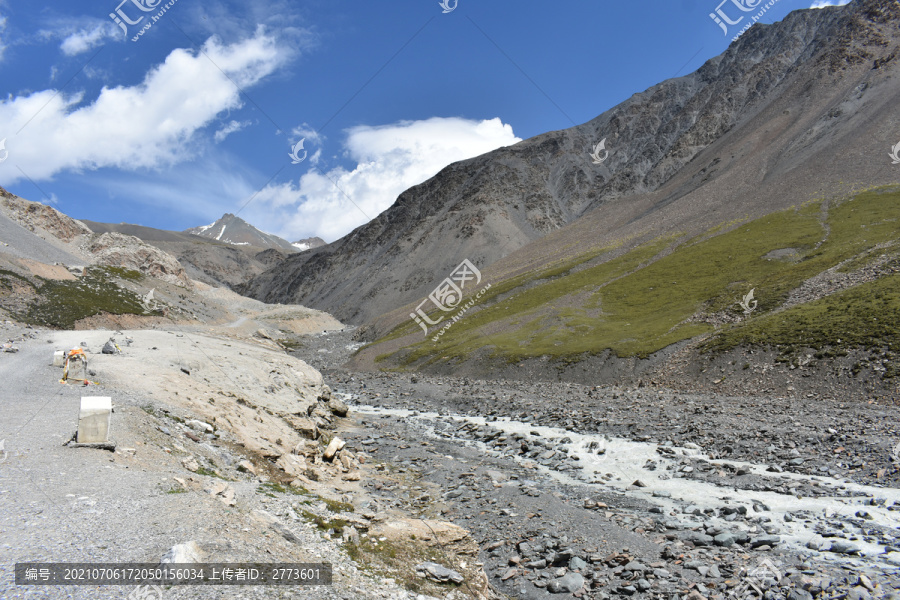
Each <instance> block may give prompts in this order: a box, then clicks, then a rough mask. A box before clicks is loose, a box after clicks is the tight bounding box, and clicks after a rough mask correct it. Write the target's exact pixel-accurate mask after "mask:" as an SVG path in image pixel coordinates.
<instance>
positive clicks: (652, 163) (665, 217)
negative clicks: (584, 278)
mask: <svg viewBox="0 0 900 600" xmlns="http://www.w3.org/2000/svg"><path fill="white" fill-rule="evenodd" d="M898 20H900V5H898V4H897V3H895V2H883V1H876V0H856V1H855V2H852V3H851V4H849V5H847V6H844V7H833V8H827V9H822V10H799V11H795V12H793V13H791V14H790V15H788V16H787V17H786V18H785V19H784V20H783V21H781V22H779V23H776V24H773V25H761V24H757V25H754V27H753V28H751V29H750V30H749V31H747V32H746V33H745V34H744V35H743V36H742V37H741V38H740V39H739V40H738V41H736V42H735V43H733V44H732V45H731V46H730V47H729V48H728V50H727V51H726V52H724V53H723V54H722V55H720V56H718V57H715V58H713V59H710V60H709V61H707V62H706V64H704V65H703V66H702V67H701V68H700V69H698V70H697V71H696V72H694V73H691V74H689V75H687V76H684V77H680V78H676V79H671V80H667V81H664V82H662V83H660V84H658V85H656V86H653V87H651V88H650V89H648V90H646V91H644V92H642V93H639V94H635V95H634V96H633V97H631V98H630V99H628V100H626V101H625V102H623V103H622V104H620V105H618V106H616V107H614V108H612V109H610V110H608V111H606V112H604V113H603V114H601V115H600V116H598V117H597V118H595V119H593V120H591V121H589V122H587V123H584V124H582V125H578V126H576V127H572V128H570V129H566V130H562V131H554V132H549V133H546V134H542V135H539V136H536V137H534V138H531V139H528V140H525V141H523V142H520V143H518V144H516V145H514V146H510V147H505V148H500V149H498V150H495V151H493V152H490V153H488V154H485V155H482V156H479V157H476V158H473V159H469V160H465V161H461V162H457V163H454V164H451V165H449V166H448V167H446V168H445V169H443V170H442V171H441V172H440V173H438V174H437V175H436V176H435V177H433V178H432V179H430V180H428V181H426V182H424V183H422V184H420V185H418V186H415V187H413V188H410V189H409V190H407V191H405V192H404V193H403V194H401V195H400V196H399V198H397V200H396V202H395V203H394V205H393V206H391V207H390V208H389V209H388V210H386V211H385V212H383V213H382V214H381V215H379V216H378V217H377V218H375V219H374V220H373V221H371V222H370V223H368V224H366V225H364V226H361V227H359V228H357V229H356V230H354V231H353V232H351V233H350V234H348V235H347V236H345V237H343V238H341V239H339V240H337V241H336V242H334V243H332V244H329V245H327V246H324V247H321V248H317V249H313V250H310V251H307V252H303V253H301V254H297V255H293V256H291V257H290V258H289V259H288V260H286V261H284V262H283V263H280V264H278V265H275V266H273V267H271V268H270V269H269V270H268V271H266V272H265V273H263V274H261V275H259V276H257V277H256V278H255V279H254V280H252V281H251V282H250V284H248V285H247V286H244V287H243V288H242V291H243V292H245V293H247V294H249V295H251V296H253V297H256V298H258V299H261V300H265V301H269V302H297V303H302V304H304V305H307V306H312V307H316V308H320V309H325V310H328V311H329V312H331V313H332V314H334V315H335V316H336V317H338V318H340V319H341V320H343V321H345V322H353V323H364V322H367V321H370V320H371V319H372V318H374V317H377V316H378V315H380V314H383V313H385V312H387V311H390V310H393V309H396V308H397V307H398V306H402V305H404V304H406V303H414V302H416V301H417V300H418V299H421V298H424V297H425V296H426V295H427V294H428V293H429V292H430V291H431V290H432V288H434V286H435V285H436V284H437V283H438V282H439V281H440V280H442V279H443V278H444V277H446V276H447V275H449V273H450V272H451V270H452V269H453V268H454V267H455V266H456V265H457V264H459V263H460V262H461V261H462V260H463V259H465V258H468V259H469V260H471V261H472V262H473V263H474V264H475V265H477V266H478V267H480V268H482V269H483V268H485V267H487V266H488V265H491V264H492V263H494V262H495V261H497V260H499V259H501V258H503V257H505V256H508V255H510V254H512V253H514V252H515V251H516V250H518V249H519V248H522V247H523V246H525V245H527V244H529V242H533V241H535V240H537V239H540V238H542V237H544V236H546V235H547V234H548V233H551V232H554V231H557V230H559V229H561V228H565V226H567V225H570V224H573V223H574V224H575V225H578V223H580V222H584V219H582V217H585V216H587V215H590V217H591V218H590V219H588V221H590V227H589V228H587V229H589V231H582V232H580V233H579V234H578V236H580V237H578V236H576V238H575V239H568V238H566V236H559V237H558V238H557V239H559V243H560V244H562V245H561V246H559V248H560V249H564V248H566V247H567V246H569V245H571V244H572V243H573V242H574V243H576V244H583V243H590V244H597V243H602V242H603V241H604V239H605V238H611V237H612V236H622V235H626V236H632V235H634V236H637V235H639V234H646V233H647V232H648V231H651V230H652V231H653V233H654V234H656V235H664V234H666V233H668V232H671V231H676V230H677V231H686V230H687V231H691V230H694V231H696V230H697V228H698V227H700V226H711V225H716V224H719V223H727V222H729V221H732V220H734V219H736V218H741V217H745V216H747V215H760V214H765V213H767V212H771V211H772V210H777V209H780V208H784V207H786V206H790V205H792V204H796V203H799V202H802V201H804V200H808V199H810V198H813V197H817V196H818V197H821V196H822V195H829V194H833V193H839V192H846V191H847V186H848V185H857V186H865V185H875V184H880V183H890V182H892V181H894V180H896V178H897V176H896V172H895V171H892V170H891V168H890V160H889V159H887V158H886V152H887V151H889V150H890V147H891V146H892V145H893V144H894V143H895V142H896V140H893V141H892V138H891V136H892V135H893V132H895V131H896V127H895V126H896V125H897V121H898V116H897V111H896V109H895V106H896V103H895V98H896V93H897V90H898V86H897V81H896V76H897V70H898V64H900V61H897V60H896V57H897V56H898V55H900V50H898V40H900V35H898V32H897V26H896V25H897V22H898ZM602 139H606V148H607V149H608V150H609V152H610V154H609V157H608V159H607V160H605V161H604V162H603V163H602V164H600V165H595V164H593V161H592V159H591V157H590V151H591V149H592V148H593V147H594V146H595V145H596V144H597V143H598V142H599V141H600V140H602ZM582 229H585V228H584V227H582ZM552 255H553V250H552V249H551V251H550V253H549V254H546V253H545V254H544V255H543V258H542V260H544V261H546V260H549V258H550V257H551V256H552ZM529 262H531V261H529ZM538 262H540V261H538ZM533 266H535V267H537V266H540V265H539V264H537V265H533Z"/></svg>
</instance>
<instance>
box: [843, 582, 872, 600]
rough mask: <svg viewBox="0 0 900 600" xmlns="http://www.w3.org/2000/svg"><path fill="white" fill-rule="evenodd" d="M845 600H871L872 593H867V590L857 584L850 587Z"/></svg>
mask: <svg viewBox="0 0 900 600" xmlns="http://www.w3.org/2000/svg"><path fill="white" fill-rule="evenodd" d="M847 600H872V594H870V593H869V590H867V589H866V588H864V587H862V586H861V585H858V586H856V587H854V588H850V592H849V593H848V594H847Z"/></svg>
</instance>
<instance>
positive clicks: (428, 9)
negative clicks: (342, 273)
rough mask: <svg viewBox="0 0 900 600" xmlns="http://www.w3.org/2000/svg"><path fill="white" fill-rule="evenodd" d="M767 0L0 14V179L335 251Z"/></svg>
mask: <svg viewBox="0 0 900 600" xmlns="http://www.w3.org/2000/svg"><path fill="white" fill-rule="evenodd" d="M772 1H773V0H768V2H766V1H764V0H726V2H725V3H724V4H720V3H719V2H720V0H664V1H663V0H646V1H644V2H630V1H629V2H624V1H622V2H611V1H609V0H604V1H595V2H586V1H584V0H563V1H562V2H554V3H550V2H536V1H532V0H523V1H521V2H497V1H494V2H488V1H484V0H482V1H480V2H476V1H475V0H458V1H457V0H446V6H447V8H451V9H452V10H450V11H448V12H444V8H443V7H442V6H441V5H440V3H439V1H438V0H415V1H413V0H396V1H393V2H390V3H387V2H346V1H340V0H309V1H304V2H287V1H277V0H265V1H264V0H241V1H236V2H231V1H215V0H205V1H204V2H199V1H198V0H125V1H124V2H121V0H110V1H107V0H94V1H91V2H89V3H73V2H70V1H69V2H63V1H61V0H48V1H45V2H44V3H42V5H41V7H40V8H35V6H34V5H25V3H22V2H18V3H13V2H10V1H8V0H0V140H5V143H4V149H0V160H2V162H0V185H2V186H3V187H5V188H7V189H8V190H10V191H12V192H13V193H16V194H18V195H20V196H22V197H24V198H27V199H29V200H36V201H41V202H45V203H49V204H52V205H54V206H56V207H57V208H59V209H60V210H62V211H63V212H65V213H67V214H69V215H72V216H74V217H77V218H83V219H89V220H95V221H107V222H129V223H138V224H142V225H147V226H150V227H158V228H163V229H175V230H181V229H185V228H187V227H192V226H195V225H202V224H206V223H210V222H212V221H213V220H215V219H217V218H218V217H219V216H221V215H222V214H223V213H225V212H232V213H239V214H240V216H241V217H243V218H245V219H247V220H248V221H250V222H251V223H253V224H254V225H256V226H258V227H260V228H261V229H264V230H266V231H270V232H272V233H276V234H278V235H281V236H283V237H286V238H289V239H290V240H291V241H294V240H296V239H299V238H302V237H308V236H313V235H318V236H321V237H323V238H324V239H326V240H327V241H332V240H334V239H336V238H338V237H340V236H341V235H344V234H345V233H347V232H348V231H350V230H351V229H352V228H353V227H356V226H358V225H361V224H363V223H365V222H366V221H368V220H369V219H371V218H373V217H375V216H376V215H377V214H378V213H380V212H381V211H383V210H384V209H386V208H387V207H388V206H390V205H391V204H392V203H393V202H394V200H395V199H396V196H397V195H398V194H399V193H400V192H401V191H402V190H403V189H406V188H407V187H409V186H411V185H414V184H416V183H420V182H421V181H424V180H425V179H427V178H428V177H430V176H432V175H434V174H435V173H437V172H438V171H439V170H440V169H441V168H443V167H444V166H446V165H447V164H450V163H452V162H454V161H457V160H461V159H464V158H469V157H472V156H477V155H479V154H482V153H484V152H487V151H490V150H492V149H494V148H497V147H500V146H505V145H510V144H513V143H515V142H516V141H518V140H521V139H526V138H528V137H531V136H534V135H537V134H540V133H543V132H546V131H552V130H557V129H564V128H567V127H571V126H572V125H575V124H579V123H583V122H585V121H588V120H590V119H592V118H594V117H596V116H597V115H599V114H600V113H602V112H603V111H605V110H607V109H609V108H611V107H613V106H615V105H616V104H618V103H619V102H621V101H623V100H625V99H626V98H628V97H629V96H631V95H632V94H634V93H638V92H641V91H643V90H644V89H646V88H648V87H650V86H651V85H654V84H656V83H658V82H660V81H662V80H665V79H668V78H671V77H674V76H677V75H684V74H687V73H689V72H691V71H694V70H696V69H697V68H699V67H700V66H701V65H702V64H703V62H705V61H706V60H708V59H709V58H711V57H713V56H716V55H717V54H720V53H721V52H723V51H724V50H725V49H726V48H727V46H728V44H729V43H730V41H731V38H732V37H733V36H734V35H735V34H737V33H738V31H739V30H740V28H741V26H742V25H743V24H745V23H746V22H748V20H749V16H747V15H753V14H756V13H757V12H759V10H760V9H762V8H763V7H764V6H766V5H767V3H771V2H772ZM120 2H121V4H120ZM741 3H742V4H743V5H744V6H745V7H754V10H753V11H752V12H742V11H740V10H738V8H737V7H736V5H737V4H741ZM843 3H846V1H845V0H840V1H833V2H827V1H826V2H822V1H821V0H777V1H775V2H774V4H773V5H772V6H771V7H770V8H769V9H768V11H767V12H766V13H765V15H764V16H763V18H762V19H761V21H762V22H764V23H771V22H774V21H777V20H780V19H781V18H783V17H784V16H785V15H786V14H787V13H788V12H790V11H792V10H797V9H802V8H810V6H811V5H814V4H843ZM85 5H88V7H87V8H85ZM454 6H455V8H454ZM717 8H719V9H720V11H721V12H722V13H724V14H725V15H726V16H728V18H729V19H731V20H736V19H738V18H739V17H741V16H744V18H743V22H742V23H739V24H737V25H733V26H730V27H728V32H727V33H726V32H724V31H723V29H722V28H720V26H719V25H717V24H716V23H715V22H714V21H713V19H712V18H711V17H710V13H713V12H714V11H716V9H717ZM110 14H114V15H117V18H118V19H119V20H120V21H122V26H121V27H120V25H118V24H117V23H116V22H115V21H114V20H113V18H111V17H110ZM154 17H156V20H155V21H154V20H153V18H154ZM128 21H131V22H132V23H135V24H134V25H130V24H128V23H127V22H128ZM148 24H149V27H147V25H148ZM126 31H127V34H126ZM141 31H143V33H141V34H140V35H138V34H139V32H141ZM301 140H303V146H302V148H300V147H298V146H296V144H297V143H298V142H300V141H301ZM294 147H296V149H297V151H296V154H295V156H296V158H297V159H302V160H300V161H296V160H294V159H292V157H291V153H292V149H293V148H294ZM7 153H8V154H7ZM294 163H296V164H294Z"/></svg>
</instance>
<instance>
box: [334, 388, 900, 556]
mask: <svg viewBox="0 0 900 600" xmlns="http://www.w3.org/2000/svg"><path fill="white" fill-rule="evenodd" d="M348 400H349V398H348ZM354 410H356V411H357V412H358V413H360V414H369V415H385V416H393V417H398V418H402V419H407V420H408V419H417V420H420V421H422V422H423V424H424V425H425V427H426V432H427V434H428V435H432V436H435V437H438V434H437V433H436V430H435V427H434V426H433V425H431V423H435V422H437V421H439V420H447V419H452V420H453V421H456V422H459V423H463V422H467V423H473V424H475V425H488V426H490V427H493V428H495V429H498V430H500V431H502V432H504V433H507V434H517V433H518V434H522V435H523V436H525V437H526V438H530V439H534V436H532V435H531V434H530V432H536V433H538V434H539V435H540V438H539V439H541V440H544V441H554V440H561V439H562V438H569V439H570V440H571V442H570V443H567V444H559V443H558V442H557V444H556V447H560V446H562V447H565V448H566V449H567V450H568V451H569V456H570V457H575V456H577V457H578V458H579V460H578V461H574V462H573V463H572V464H576V465H578V466H579V467H580V469H581V476H582V477H584V480H585V481H582V480H578V479H575V478H573V477H571V476H570V475H567V474H566V473H562V472H559V471H555V470H552V469H549V468H547V467H544V466H542V465H539V464H537V463H534V461H528V459H524V458H521V457H512V458H513V459H514V460H517V461H519V462H525V461H528V462H532V463H533V464H535V465H536V467H537V469H538V470H540V472H542V473H543V474H545V475H547V476H549V477H552V478H554V479H556V480H558V481H560V482H562V483H566V484H571V485H583V486H587V487H588V488H594V489H597V490H598V491H600V490H603V489H609V488H613V489H616V490H619V491H621V492H624V493H627V494H629V495H633V496H637V497H640V498H643V499H645V500H647V501H648V502H651V503H653V504H656V505H658V506H660V507H661V508H662V509H663V511H664V513H665V514H666V515H667V518H670V519H676V520H678V521H680V522H682V523H685V524H688V525H692V526H696V525H698V524H700V523H712V524H713V525H716V526H720V527H722V529H723V530H725V531H735V530H737V529H742V530H745V531H748V532H749V533H750V534H751V535H765V534H766V532H765V531H764V530H762V529H761V528H760V527H759V526H752V525H751V526H750V528H749V529H748V526H747V524H745V523H742V522H740V520H739V521H734V522H729V521H725V520H724V519H721V518H718V517H716V518H709V517H699V516H694V515H688V514H684V512H683V508H684V507H685V506H697V507H699V508H700V509H701V510H703V509H707V508H722V506H724V505H734V506H736V505H742V506H746V507H747V515H746V518H747V519H748V520H749V519H751V518H758V517H768V518H770V519H771V522H770V523H767V524H766V525H773V526H775V527H776V528H777V529H778V531H777V532H774V534H775V535H779V536H781V538H782V540H783V542H785V543H787V544H790V545H793V546H800V547H803V548H805V547H806V543H807V542H808V541H809V540H811V539H813V538H814V537H818V536H817V534H816V533H815V531H814V527H815V526H816V524H819V523H822V522H823V521H824V520H826V519H837V520H843V519H845V518H855V513H856V512H857V511H859V510H864V511H866V512H867V513H868V514H869V515H870V516H871V517H872V519H871V520H869V521H866V523H867V524H871V525H874V524H878V525H882V526H886V527H891V528H894V529H900V512H898V511H888V510H886V509H885V507H884V506H870V505H864V504H863V501H864V500H866V499H867V498H866V497H862V496H860V497H847V498H843V497H838V494H837V493H835V495H833V496H819V497H803V498H797V497H796V496H791V495H786V494H779V493H775V492H765V491H750V490H741V489H736V488H733V487H730V486H721V485H716V484H713V483H709V482H706V481H702V480H697V479H692V478H684V477H673V474H674V473H675V471H674V470H668V469H667V467H668V466H669V465H676V469H677V468H679V465H678V463H677V461H678V459H679V458H681V457H684V456H691V457H693V458H697V459H702V460H705V461H707V462H709V463H710V464H712V465H722V464H723V463H728V464H729V465H733V466H735V467H744V468H746V469H747V470H748V471H750V472H751V473H753V474H755V475H759V476H761V477H765V478H767V479H769V480H771V481H772V482H773V484H779V485H780V484H783V483H786V482H789V481H801V482H806V483H810V482H817V483H818V487H819V488H820V489H823V490H824V489H829V488H831V489H834V490H835V492H837V489H838V488H842V489H843V490H845V491H850V492H853V493H862V494H865V495H866V496H871V497H875V498H884V499H885V500H886V505H887V506H889V505H891V504H892V503H900V490H898V489H895V488H881V487H873V486H865V485H859V484H855V483H851V482H848V481H841V480H838V479H834V478H831V477H821V476H809V475H801V474H796V473H769V472H767V471H766V468H767V465H759V464H754V463H747V462H741V461H735V460H727V461H723V460H713V459H710V458H709V457H708V456H706V455H705V454H703V453H702V451H701V450H699V449H691V448H677V447H671V446H670V447H669V448H670V449H672V450H674V452H675V460H672V459H670V458H667V457H665V456H662V455H660V454H658V453H657V452H656V449H657V444H652V443H647V442H635V441H631V440H627V439H623V438H611V437H608V436H604V435H599V434H579V433H574V432H571V431H565V430H562V429H558V428H553V427H543V426H539V425H532V424H529V423H523V422H520V421H514V420H512V419H509V418H506V417H502V418H499V419H498V420H496V421H488V420H487V419H485V418H484V417H471V416H466V415H440V414H438V413H434V412H417V411H411V410H403V409H386V408H380V407H374V406H356V407H354ZM455 437H457V438H459V439H460V440H462V441H463V442H464V443H465V444H466V445H469V446H474V447H478V448H480V449H482V450H484V451H486V452H491V451H492V450H491V449H490V448H489V447H488V446H487V445H486V444H484V443H482V442H479V441H472V440H467V439H465V438H464V436H462V435H460V434H455ZM592 442H594V443H599V444H600V445H601V447H605V448H606V452H605V454H602V455H597V454H596V453H595V452H592V451H591V450H589V449H588V448H589V446H590V444H591V443H592ZM648 460H652V461H654V462H656V470H654V471H650V470H647V469H644V468H643V466H644V465H645V464H646V463H647V461H648ZM573 473H574V471H573ZM607 474H612V475H613V477H612V478H610V479H608V480H606V479H604V480H602V483H601V480H600V479H599V477H600V476H603V475H607ZM636 480H640V481H641V482H642V483H644V484H645V485H646V487H643V488H634V487H632V483H634V482H635V481H636ZM586 481H587V482H589V483H586ZM660 493H662V494H664V495H665V496H668V497H662V496H659V495H658V494H660ZM754 503H761V504H764V505H765V506H766V507H768V508H769V510H768V511H761V512H756V511H755V510H754V509H753V508H752V507H753V505H754ZM799 511H806V512H807V513H809V515H796V514H793V515H792V516H793V521H790V522H787V521H785V520H784V516H785V515H786V514H788V513H797V512H799ZM670 513H674V514H672V515H671V516H668V515H670ZM810 515H811V516H810ZM850 541H851V543H853V544H855V545H856V546H857V547H859V548H860V549H861V554H862V555H866V556H868V557H869V558H870V559H874V560H876V561H878V562H882V565H881V566H882V567H885V568H889V569H890V570H894V571H896V569H897V564H898V562H900V557H898V556H896V554H897V553H894V554H892V555H890V556H886V555H884V554H882V553H883V551H884V550H883V547H882V546H879V545H877V544H871V543H868V542H866V541H864V540H863V539H862V537H861V536H860V537H859V539H855V540H850ZM878 555H880V556H878ZM820 556H821V557H822V558H826V559H835V560H841V561H848V560H850V561H852V562H857V561H858V560H859V559H853V558H850V557H847V556H840V557H838V556H837V555H834V554H830V553H821V554H820ZM889 561H890V562H889ZM892 563H893V564H892Z"/></svg>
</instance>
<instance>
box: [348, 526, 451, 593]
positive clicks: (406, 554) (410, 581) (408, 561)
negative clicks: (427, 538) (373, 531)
mask: <svg viewBox="0 0 900 600" xmlns="http://www.w3.org/2000/svg"><path fill="white" fill-rule="evenodd" d="M344 549H345V550H346V551H347V556H349V557H350V559H351V560H353V561H355V562H356V563H357V564H358V565H360V567H361V568H362V569H363V570H365V571H368V572H370V573H372V574H374V575H377V576H379V577H390V578H393V579H395V580H396V581H397V582H398V583H400V585H402V586H403V587H404V588H406V589H407V590H409V591H411V592H413V593H416V594H429V592H431V594H433V593H434V591H435V590H440V589H455V588H457V587H460V586H459V585H458V584H455V583H453V582H447V583H444V584H438V583H435V582H432V581H428V580H425V579H421V578H420V577H419V576H418V575H416V572H415V566H416V565H418V564H420V563H422V562H426V561H428V562H436V563H439V564H443V563H444V556H443V555H442V554H441V553H440V552H439V551H438V550H437V548H434V547H432V546H428V545H426V544H424V543H415V542H414V541H412V542H406V543H404V542H392V541H390V540H385V541H383V542H382V541H378V540H373V539H372V538H371V537H367V538H360V540H359V542H358V543H356V544H353V543H349V542H348V543H345V544H344Z"/></svg>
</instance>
